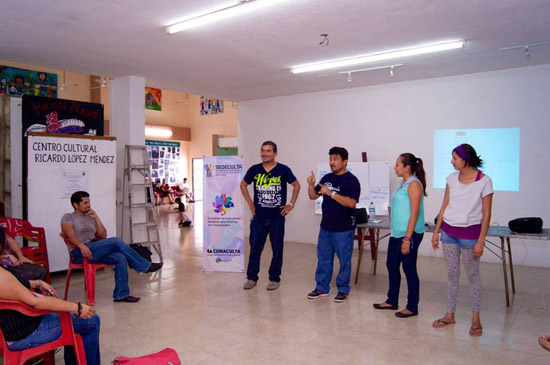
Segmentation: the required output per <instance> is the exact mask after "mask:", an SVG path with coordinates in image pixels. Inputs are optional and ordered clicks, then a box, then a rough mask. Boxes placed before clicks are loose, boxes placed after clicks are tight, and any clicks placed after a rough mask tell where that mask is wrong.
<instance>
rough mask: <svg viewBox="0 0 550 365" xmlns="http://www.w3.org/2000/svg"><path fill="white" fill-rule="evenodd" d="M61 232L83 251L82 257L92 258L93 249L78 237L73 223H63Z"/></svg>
mask: <svg viewBox="0 0 550 365" xmlns="http://www.w3.org/2000/svg"><path fill="white" fill-rule="evenodd" d="M61 232H63V234H64V235H65V237H67V240H68V241H69V242H70V243H72V244H73V245H75V246H76V247H77V248H79V249H80V252H81V253H82V257H85V258H87V259H91V258H92V251H90V249H89V248H88V247H87V246H86V245H85V244H84V243H82V242H81V241H80V240H79V239H78V237H77V236H76V234H75V232H74V226H73V224H72V223H62V224H61Z"/></svg>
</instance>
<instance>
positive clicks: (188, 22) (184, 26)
mask: <svg viewBox="0 0 550 365" xmlns="http://www.w3.org/2000/svg"><path fill="white" fill-rule="evenodd" d="M278 1H280V0H240V1H239V2H237V3H236V4H235V5H232V6H228V7H225V8H221V9H218V10H214V11H211V12H209V13H204V14H201V15H198V16H195V17H192V18H188V19H185V20H183V21H181V22H178V23H175V24H172V25H169V26H167V27H165V29H166V33H168V34H174V33H178V32H181V31H184V30H188V29H191V28H196V27H199V26H201V25H205V24H209V23H213V22H217V21H220V20H223V19H226V18H230V17H234V16H237V15H241V14H244V13H248V12H250V11H253V10H257V9H260V8H263V7H265V6H268V5H272V4H274V3H276V2H278Z"/></svg>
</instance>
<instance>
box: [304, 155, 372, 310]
mask: <svg viewBox="0 0 550 365" xmlns="http://www.w3.org/2000/svg"><path fill="white" fill-rule="evenodd" d="M328 154H329V156H330V160H329V163H330V171H332V172H331V173H329V174H326V175H325V176H323V178H322V179H321V181H319V183H318V184H317V185H315V175H313V171H312V172H311V175H310V176H309V177H308V178H307V183H308V195H309V198H310V199H312V200H315V199H317V198H319V196H321V195H323V205H322V207H321V208H322V210H323V218H322V220H321V228H320V230H319V238H318V241H317V260H318V262H317V271H316V272H315V281H316V282H317V286H316V287H315V290H313V291H312V292H311V293H309V294H308V298H309V299H317V298H320V297H326V296H327V295H328V292H329V291H330V281H331V279H332V266H333V264H334V254H335V253H336V256H338V260H339V261H340V270H339V271H338V276H337V277H336V286H337V287H338V294H337V295H336V297H335V298H334V301H335V302H345V301H346V299H347V298H348V295H349V291H350V286H349V282H350V277H351V255H352V253H353V236H354V233H355V218H354V215H353V213H354V212H355V205H356V204H357V202H358V201H359V195H360V193H361V185H360V184H359V180H358V179H357V178H356V177H355V176H354V175H353V174H352V173H351V172H349V171H348V170H347V164H348V151H346V149H345V148H343V147H332V148H331V149H330V151H329V153H328Z"/></svg>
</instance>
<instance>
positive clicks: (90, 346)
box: [0, 227, 100, 365]
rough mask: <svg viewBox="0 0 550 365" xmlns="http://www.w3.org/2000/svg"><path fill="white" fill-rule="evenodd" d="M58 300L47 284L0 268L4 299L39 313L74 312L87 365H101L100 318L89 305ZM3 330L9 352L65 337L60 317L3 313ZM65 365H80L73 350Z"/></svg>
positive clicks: (1, 235) (1, 243)
mask: <svg viewBox="0 0 550 365" xmlns="http://www.w3.org/2000/svg"><path fill="white" fill-rule="evenodd" d="M5 246H6V239H5V232H4V228H2V227H0V247H1V249H2V250H4V249H5ZM31 288H33V289H34V290H35V291H36V292H39V293H40V294H42V295H44V296H42V295H40V294H37V295H34V294H33V293H31V292H30V290H29V289H31ZM56 296H57V294H56V292H55V290H54V289H53V288H52V287H51V286H50V285H49V284H47V283H45V282H43V281H41V280H27V279H25V278H24V277H21V276H19V275H17V274H16V273H10V272H8V271H7V270H6V269H4V268H0V299H2V300H11V301H17V302H21V303H23V304H26V305H27V306H29V307H31V308H34V309H37V310H45V311H58V312H73V314H72V315H71V319H72V322H73V327H74V331H75V333H76V334H79V335H80V336H82V341H83V343H84V352H85V355H86V363H87V364H88V365H99V364H100V353H99V329H100V319H99V316H97V315H96V314H94V313H95V310H94V309H93V308H92V307H89V306H88V305H86V304H83V303H71V302H67V301H64V300H61V299H57V298H56ZM0 329H1V330H2V334H3V335H4V338H5V340H6V342H8V348H9V349H10V350H11V351H21V350H25V349H29V348H33V347H36V346H39V345H42V344H45V343H48V342H51V341H54V340H56V339H58V338H59V336H61V320H60V319H59V315H57V314H56V313H50V314H46V315H44V316H38V317H29V316H26V315H24V314H21V313H19V312H15V311H11V310H0ZM65 364H76V358H75V355H74V349H73V348H72V347H71V346H66V347H65Z"/></svg>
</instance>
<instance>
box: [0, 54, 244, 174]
mask: <svg viewBox="0 0 550 365" xmlns="http://www.w3.org/2000/svg"><path fill="white" fill-rule="evenodd" d="M0 64H1V65H5V66H12V67H19V68H23V69H30V70H36V71H45V72H50V73H56V74H57V75H58V88H59V87H61V85H62V84H63V70H58V69H52V68H47V67H42V66H35V65H28V64H23V63H19V62H12V61H5V60H0ZM65 84H67V85H72V84H77V85H78V86H76V87H70V88H69V89H68V90H58V97H59V98H61V99H70V100H78V101H87V102H91V101H92V94H91V87H98V86H99V84H97V83H95V82H94V83H92V81H91V76H90V75H86V74H82V73H76V72H70V71H66V72H65ZM107 84H109V79H107ZM148 86H154V87H156V86H155V85H148ZM99 95H100V100H98V101H94V102H99V103H101V104H103V105H104V112H105V119H106V120H109V119H110V109H109V88H102V89H100V93H99ZM185 98H186V94H185V93H183V92H179V91H173V90H168V89H162V111H160V112H158V111H153V110H146V111H145V124H148V125H160V126H170V127H184V128H191V142H188V141H187V142H186V141H178V142H180V143H181V154H182V156H187V158H184V160H185V161H184V162H182V163H183V164H184V166H182V168H183V169H184V171H185V170H187V176H188V177H189V180H191V176H192V171H191V169H192V166H191V159H192V158H202V157H203V156H211V155H212V149H213V146H212V135H213V134H218V135H219V136H220V137H236V136H237V135H238V132H237V130H238V110H237V108H236V107H235V108H233V107H232V102H231V101H227V100H225V101H224V103H225V104H224V112H223V113H221V114H213V115H200V96H197V95H191V94H189V100H190V103H189V104H184V103H183V101H184V100H185ZM143 100H144V103H145V91H144V96H143ZM235 105H236V103H235Z"/></svg>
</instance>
